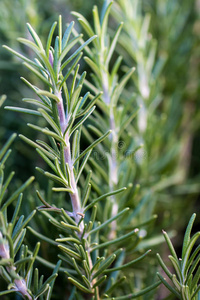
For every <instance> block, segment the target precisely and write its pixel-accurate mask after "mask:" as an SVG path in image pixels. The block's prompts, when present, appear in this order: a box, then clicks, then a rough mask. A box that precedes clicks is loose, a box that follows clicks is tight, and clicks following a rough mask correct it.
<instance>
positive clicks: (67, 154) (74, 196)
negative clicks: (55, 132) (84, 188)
mask: <svg viewBox="0 0 200 300" xmlns="http://www.w3.org/2000/svg"><path fill="white" fill-rule="evenodd" d="M56 95H57V96H58V98H59V100H60V102H59V103H57V108H58V114H59V119H60V127H61V131H62V134H63V136H64V132H65V130H66V127H67V120H66V117H65V109H64V105H63V98H62V94H61V91H60V92H58V93H56ZM65 144H66V145H65V146H64V158H65V163H67V164H68V166H69V172H70V181H71V187H72V191H73V192H72V193H70V198H71V204H72V209H73V214H74V218H75V221H76V223H77V224H78V223H79V222H80V220H81V214H82V208H81V202H80V198H79V194H78V188H77V184H76V180H75V175H74V166H73V161H72V157H71V149H70V141H69V135H68V132H66V134H65ZM79 227H80V230H81V232H80V235H81V234H82V232H83V222H81V223H80V226H79Z"/></svg>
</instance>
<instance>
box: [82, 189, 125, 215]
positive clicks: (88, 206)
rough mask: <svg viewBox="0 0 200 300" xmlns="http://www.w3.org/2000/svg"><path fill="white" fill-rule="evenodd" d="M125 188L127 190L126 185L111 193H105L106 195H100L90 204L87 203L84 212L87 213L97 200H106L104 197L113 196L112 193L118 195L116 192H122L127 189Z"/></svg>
mask: <svg viewBox="0 0 200 300" xmlns="http://www.w3.org/2000/svg"><path fill="white" fill-rule="evenodd" d="M125 190H126V188H125V187H124V188H121V189H119V190H116V191H112V192H109V193H107V194H104V195H102V196H100V197H98V198H97V199H95V200H93V201H92V202H91V203H90V204H89V205H87V206H86V207H85V209H84V211H83V213H85V212H86V211H87V210H88V209H90V208H91V207H92V206H93V205H94V204H96V203H97V202H99V201H101V200H104V199H106V198H107V197H110V196H112V195H116V194H118V193H121V192H123V191H125Z"/></svg>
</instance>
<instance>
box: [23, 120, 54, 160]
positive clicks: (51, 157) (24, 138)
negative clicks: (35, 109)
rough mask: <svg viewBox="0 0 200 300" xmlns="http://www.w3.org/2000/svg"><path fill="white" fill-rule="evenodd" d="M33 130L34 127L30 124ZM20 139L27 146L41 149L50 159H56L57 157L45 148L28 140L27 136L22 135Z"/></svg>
mask: <svg viewBox="0 0 200 300" xmlns="http://www.w3.org/2000/svg"><path fill="white" fill-rule="evenodd" d="M28 125H29V126H30V127H31V128H34V125H32V124H28ZM19 137H20V138H21V139H22V140H23V141H24V142H26V143H27V144H29V145H30V146H31V147H34V148H38V149H40V150H41V151H43V152H44V154H45V155H46V156H48V157H49V158H50V159H52V160H53V159H54V158H55V156H54V155H53V154H52V153H50V152H49V151H47V150H45V149H44V148H43V147H41V146H40V145H38V144H37V143H35V142H33V141H32V140H30V139H28V138H27V137H26V136H24V135H22V134H19Z"/></svg>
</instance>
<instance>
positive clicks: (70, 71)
mask: <svg viewBox="0 0 200 300" xmlns="http://www.w3.org/2000/svg"><path fill="white" fill-rule="evenodd" d="M82 55H83V53H82V52H81V53H79V55H78V56H77V58H76V59H75V61H74V62H73V64H72V65H71V67H70V68H69V69H68V71H67V73H66V74H65V76H64V77H63V79H62V81H61V84H60V88H61V87H62V86H63V84H64V82H65V81H66V80H67V78H68V77H69V76H70V75H71V74H72V70H73V69H74V68H75V67H76V66H77V63H78V62H79V60H80V59H81V57H82Z"/></svg>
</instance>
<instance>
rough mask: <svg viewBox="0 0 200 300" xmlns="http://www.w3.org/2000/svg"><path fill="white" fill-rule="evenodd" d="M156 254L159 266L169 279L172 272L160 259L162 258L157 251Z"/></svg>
mask: <svg viewBox="0 0 200 300" xmlns="http://www.w3.org/2000/svg"><path fill="white" fill-rule="evenodd" d="M156 255H157V258H158V262H159V264H160V266H161V267H162V269H163V271H164V272H165V274H166V275H167V276H168V277H169V278H170V279H171V278H172V273H171V272H170V271H169V269H168V268H167V266H166V265H165V263H164V261H163V260H162V258H161V257H160V255H159V254H158V253H157V254H156Z"/></svg>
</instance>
